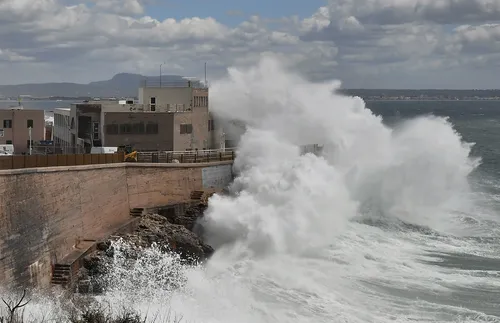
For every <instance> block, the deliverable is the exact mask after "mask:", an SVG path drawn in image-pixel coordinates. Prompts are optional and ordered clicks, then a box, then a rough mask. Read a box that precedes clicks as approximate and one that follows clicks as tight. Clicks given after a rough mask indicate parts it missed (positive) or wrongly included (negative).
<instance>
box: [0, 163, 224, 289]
mask: <svg viewBox="0 0 500 323" xmlns="http://www.w3.org/2000/svg"><path fill="white" fill-rule="evenodd" d="M221 166H222V167H221ZM214 167H215V168H217V169H214V170H212V171H211V169H212V168H214ZM224 170H226V172H224ZM227 172H229V173H227ZM230 172H231V162H219V163H210V164H208V163H205V164H203V163H200V164H141V163H120V164H107V165H106V164H104V165H85V166H71V167H51V168H34V169H33V168H32V169H16V170H2V171H0V284H2V285H5V284H7V283H9V282H14V281H15V282H18V283H20V284H29V285H38V286H41V287H46V286H48V285H49V284H50V278H51V277H50V272H51V266H52V265H54V264H55V263H58V262H61V261H62V262H64V260H65V259H67V257H68V255H69V254H71V253H72V252H75V251H82V252H83V251H84V250H79V248H84V246H85V243H82V244H80V242H85V241H90V242H92V241H94V240H100V239H103V238H105V237H107V236H108V235H110V234H112V233H114V232H115V231H116V230H117V229H118V228H119V227H121V226H122V225H124V224H126V223H127V222H128V221H130V219H131V218H130V215H129V210H130V208H134V207H146V208H147V207H157V206H164V205H169V204H175V203H181V202H187V201H189V199H190V193H191V191H193V190H202V189H208V188H213V187H219V188H223V187H224V186H226V185H227V184H228V183H229V181H230V180H231V179H232V178H231V177H230ZM218 177H221V179H218ZM87 245H88V244H87ZM80 246H82V247H80Z"/></svg>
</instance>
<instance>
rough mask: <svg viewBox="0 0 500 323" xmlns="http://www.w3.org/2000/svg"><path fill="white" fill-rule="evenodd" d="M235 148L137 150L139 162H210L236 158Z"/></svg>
mask: <svg viewBox="0 0 500 323" xmlns="http://www.w3.org/2000/svg"><path fill="white" fill-rule="evenodd" d="M234 158H235V150H234V149H232V148H231V149H225V150H218V149H214V150H187V151H147V152H146V151H141V152H137V162H139V163H209V162H215V161H225V160H234Z"/></svg>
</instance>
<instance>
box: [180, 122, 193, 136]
mask: <svg viewBox="0 0 500 323" xmlns="http://www.w3.org/2000/svg"><path fill="white" fill-rule="evenodd" d="M192 132H193V125H192V124H181V135H182V134H189V133H192Z"/></svg>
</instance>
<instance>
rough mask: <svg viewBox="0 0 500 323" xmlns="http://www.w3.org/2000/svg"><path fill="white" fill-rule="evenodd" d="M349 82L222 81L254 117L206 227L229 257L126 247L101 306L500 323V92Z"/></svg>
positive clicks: (225, 315) (235, 110)
mask: <svg viewBox="0 0 500 323" xmlns="http://www.w3.org/2000/svg"><path fill="white" fill-rule="evenodd" d="M336 87H338V84H337V83H336V82H326V83H321V84H317V83H310V82H308V81H306V80H304V79H302V78H301V77H300V76H298V75H295V74H293V73H292V72H289V71H287V70H286V69H285V68H284V67H282V66H280V64H279V63H278V62H275V61H269V60H268V61H264V62H261V63H260V64H259V65H257V66H254V67H252V68H250V69H249V70H238V69H233V70H231V71H230V73H229V76H228V77H227V79H224V80H222V81H220V82H218V83H216V84H214V85H213V88H211V100H212V101H211V104H212V105H213V110H214V111H215V112H216V113H218V114H220V115H221V116H224V117H227V118H239V119H241V120H244V121H245V122H246V123H247V124H248V125H249V127H248V130H247V132H246V133H245V134H244V135H243V136H242V138H241V142H240V145H239V147H238V154H237V160H236V161H235V164H234V168H235V172H236V173H237V178H236V179H235V182H234V184H233V186H232V187H231V190H230V194H229V195H226V196H220V195H215V196H214V197H212V198H211V199H210V201H209V208H208V209H207V211H206V213H205V217H204V219H203V221H202V222H201V225H203V228H204V238H205V239H206V240H207V242H208V243H210V244H212V245H213V246H214V247H216V250H217V251H216V253H215V255H214V256H213V257H212V258H211V259H210V260H209V261H208V262H206V263H204V264H201V265H199V266H184V265H182V264H180V263H179V261H178V258H177V257H175V256H174V255H170V254H164V253H162V252H161V251H160V250H159V249H157V248H150V249H146V250H144V254H143V256H142V257H141V258H140V259H138V260H137V261H135V262H133V263H129V262H126V261H124V260H123V257H121V256H122V255H123V254H125V253H126V251H127V248H128V247H127V245H126V243H125V242H122V243H120V244H119V245H117V247H118V249H117V250H118V251H119V252H117V253H116V255H115V257H116V258H115V263H114V267H113V270H112V271H111V274H110V277H109V279H110V281H111V282H113V283H112V284H111V286H112V287H111V288H110V289H109V290H108V291H107V292H106V294H105V295H101V296H97V299H98V301H99V302H102V303H103V304H107V305H106V306H107V308H110V309H111V310H112V311H114V312H116V313H118V312H120V311H122V310H123V309H124V308H128V309H130V308H132V309H134V310H136V311H138V312H139V313H140V314H141V315H142V316H143V317H146V321H151V322H152V321H155V322H178V321H179V322H214V323H215V322H217V323H226V322H227V323H229V322H230V323H235V322H238V323H247V322H248V323H257V322H269V323H271V322H273V323H275V322H294V323H295V322H304V323H306V322H307V323H318V322H349V323H354V322H380V323H382V322H384V323H385V322H500V215H499V211H500V141H499V140H500V139H499V138H500V102H495V101H488V102H484V101H371V102H363V101H362V100H361V99H359V98H353V97H342V96H338V95H332V94H331V93H332V89H335V88H336ZM315 142H321V143H323V144H324V150H323V155H321V156H316V155H313V154H306V155H301V154H300V153H299V149H298V146H299V145H301V144H305V143H315ZM120 250H121V251H123V252H121V251H120ZM172 280H175V281H176V282H177V283H176V284H172ZM173 285H175V286H176V287H175V288H174V287H172V286H173ZM179 286H180V287H179ZM57 302H59V301H56V300H52V299H50V300H49V299H39V300H38V301H36V302H33V304H31V306H32V307H30V308H27V309H26V311H27V312H26V313H28V314H29V315H33V316H35V317H36V316H37V315H40V313H48V312H50V313H58V311H59V309H60V306H59V305H58V303H57Z"/></svg>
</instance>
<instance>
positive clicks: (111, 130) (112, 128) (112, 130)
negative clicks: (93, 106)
mask: <svg viewBox="0 0 500 323" xmlns="http://www.w3.org/2000/svg"><path fill="white" fill-rule="evenodd" d="M106 133H107V134H108V135H117V134H118V125H117V124H107V125H106Z"/></svg>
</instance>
